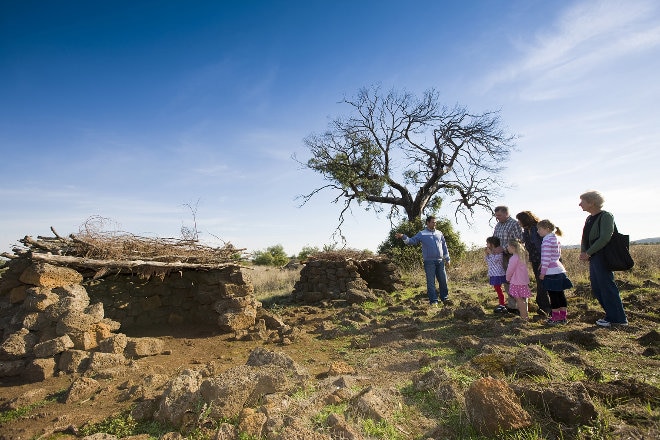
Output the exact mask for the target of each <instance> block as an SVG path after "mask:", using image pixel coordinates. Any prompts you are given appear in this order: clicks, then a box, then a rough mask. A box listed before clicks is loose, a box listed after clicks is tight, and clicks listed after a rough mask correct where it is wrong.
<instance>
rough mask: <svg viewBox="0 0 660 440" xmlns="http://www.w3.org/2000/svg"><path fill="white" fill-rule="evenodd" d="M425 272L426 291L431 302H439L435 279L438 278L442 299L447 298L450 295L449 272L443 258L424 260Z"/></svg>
mask: <svg viewBox="0 0 660 440" xmlns="http://www.w3.org/2000/svg"><path fill="white" fill-rule="evenodd" d="M424 273H425V274H426V293H427V294H428V296H429V302H430V303H431V304H433V303H437V302H438V291H437V290H436V289H435V280H436V278H437V279H438V284H439V287H440V290H439V291H440V299H441V300H442V301H444V300H446V299H447V297H448V296H449V289H448V287H447V273H446V272H445V262H444V261H443V260H424Z"/></svg>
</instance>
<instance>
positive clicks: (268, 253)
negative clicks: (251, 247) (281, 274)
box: [252, 244, 289, 267]
mask: <svg viewBox="0 0 660 440" xmlns="http://www.w3.org/2000/svg"><path fill="white" fill-rule="evenodd" d="M252 262H253V263H254V264H256V265H257V266H277V267H280V266H284V265H285V264H286V263H288V262H289V257H288V256H287V255H286V252H284V246H282V245H281V244H276V245H273V246H270V247H268V248H266V249H265V250H263V251H256V252H254V254H253V257H252Z"/></svg>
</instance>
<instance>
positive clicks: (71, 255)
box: [3, 221, 245, 277]
mask: <svg viewBox="0 0 660 440" xmlns="http://www.w3.org/2000/svg"><path fill="white" fill-rule="evenodd" d="M98 225H99V223H94V222H90V221H88V222H87V223H85V224H84V225H83V227H81V229H80V232H79V233H78V234H70V235H69V236H68V237H62V236H61V235H59V234H58V233H57V232H56V231H55V229H54V228H53V227H51V231H52V232H53V234H54V237H42V236H39V237H37V239H36V240H35V239H34V238H32V237H30V236H25V238H23V239H21V240H19V241H20V242H21V243H22V244H23V246H24V248H21V247H15V248H14V249H13V251H14V255H11V254H7V253H4V254H3V256H4V257H7V258H11V259H13V258H19V257H22V256H28V257H29V258H31V259H33V260H37V261H44V262H49V263H53V264H58V265H65V266H71V267H77V268H87V269H94V270H95V271H97V273H96V275H95V277H98V276H102V275H103V274H105V273H106V272H108V271H109V270H113V271H117V272H120V271H122V270H130V271H131V272H138V273H142V274H146V275H147V276H150V275H153V274H154V273H159V274H162V273H166V272H169V271H171V270H175V269H214V268H218V267H222V266H227V265H231V264H238V262H239V260H240V259H241V257H242V255H243V252H244V251H245V249H237V248H235V247H234V246H233V245H232V244H231V243H227V244H225V245H224V246H222V247H210V246H206V245H202V244H200V243H199V242H198V241H197V240H189V239H174V238H149V237H140V236H136V235H133V234H130V233H126V232H118V231H111V232H107V231H102V230H100V229H99V228H98Z"/></svg>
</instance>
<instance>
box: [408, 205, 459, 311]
mask: <svg viewBox="0 0 660 440" xmlns="http://www.w3.org/2000/svg"><path fill="white" fill-rule="evenodd" d="M396 237H397V238H403V242H404V243H405V244H409V245H413V244H417V243H421V244H422V259H423V260H424V272H425V273H426V293H427V294H428V296H429V302H430V303H431V305H432V306H437V305H438V290H436V289H435V280H436V278H437V279H438V284H439V287H440V290H439V293H440V300H441V301H442V302H443V303H444V302H445V301H447V297H448V296H449V289H448V288H447V273H446V272H445V264H446V265H447V266H449V251H448V250H447V241H446V240H445V236H444V235H442V232H440V231H436V229H435V217H434V216H429V217H427V218H426V229H423V230H421V231H419V232H418V233H417V234H415V236H414V237H407V236H406V235H405V234H400V233H399V234H396Z"/></svg>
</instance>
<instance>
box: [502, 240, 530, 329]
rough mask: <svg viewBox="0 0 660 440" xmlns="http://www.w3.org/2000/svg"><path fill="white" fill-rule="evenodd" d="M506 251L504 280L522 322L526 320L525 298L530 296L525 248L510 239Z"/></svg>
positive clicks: (527, 316)
mask: <svg viewBox="0 0 660 440" xmlns="http://www.w3.org/2000/svg"><path fill="white" fill-rule="evenodd" d="M507 252H509V253H510V254H511V259H509V265H508V266H507V269H506V280H507V282H508V283H509V295H510V296H511V297H513V298H514V299H515V300H516V307H517V308H518V312H519V313H520V318H522V320H523V322H527V320H528V319H529V315H528V313H527V298H529V297H530V296H532V292H531V291H530V290H529V272H528V271H527V258H528V257H527V250H526V249H525V246H524V245H523V243H522V242H521V241H519V240H518V239H515V238H513V239H511V240H509V242H508V243H507Z"/></svg>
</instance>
